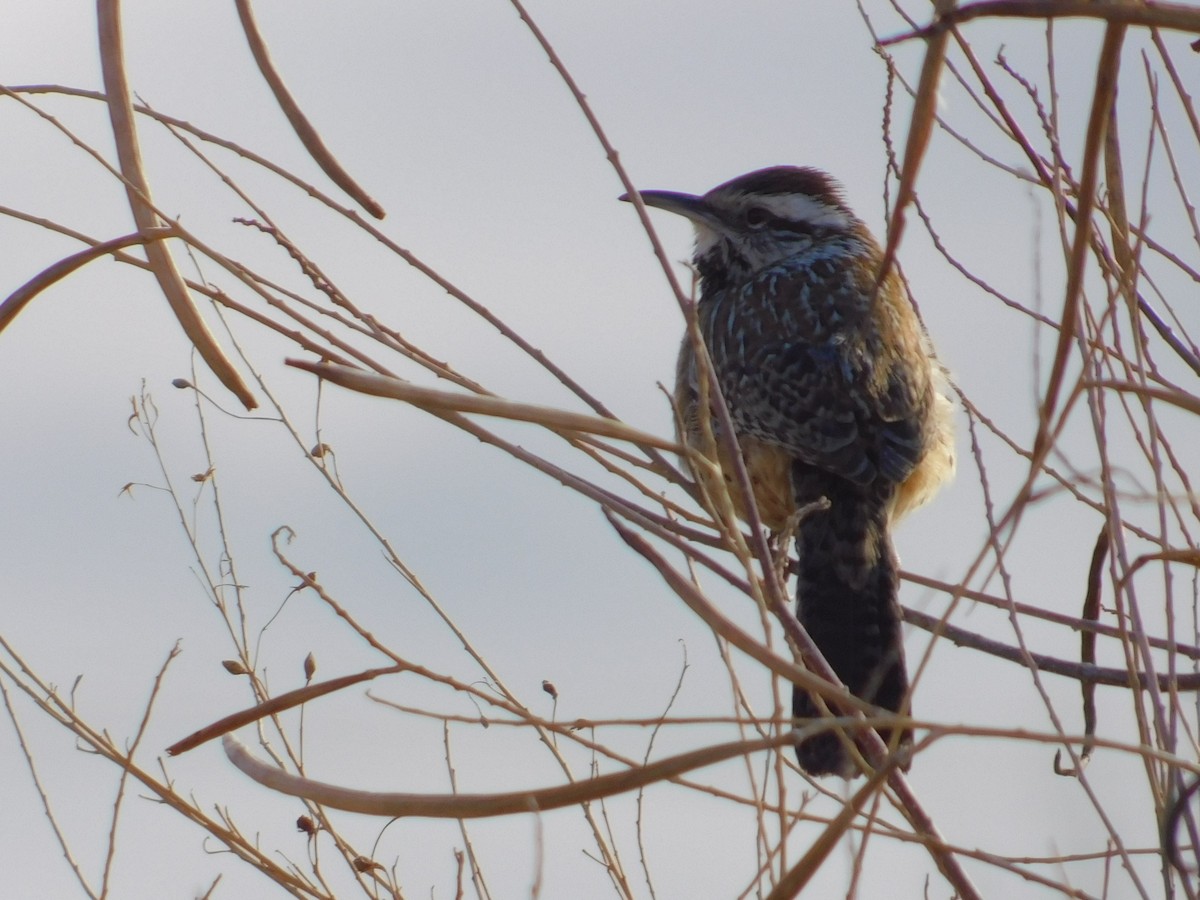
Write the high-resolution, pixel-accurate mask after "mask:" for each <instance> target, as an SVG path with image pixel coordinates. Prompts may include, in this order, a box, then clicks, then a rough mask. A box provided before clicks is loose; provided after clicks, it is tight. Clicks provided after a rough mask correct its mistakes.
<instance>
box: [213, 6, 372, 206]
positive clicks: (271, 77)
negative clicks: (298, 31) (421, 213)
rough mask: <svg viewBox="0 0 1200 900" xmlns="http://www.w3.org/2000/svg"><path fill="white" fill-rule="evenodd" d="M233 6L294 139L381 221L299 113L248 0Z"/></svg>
mask: <svg viewBox="0 0 1200 900" xmlns="http://www.w3.org/2000/svg"><path fill="white" fill-rule="evenodd" d="M234 5H235V6H236V7H237V13H238V18H239V19H240V20H241V22H242V31H243V32H244V33H245V35H246V43H247V44H249V46H250V53H251V54H252V55H253V56H254V62H255V63H257V64H258V71H259V72H261V73H262V76H263V79H264V80H265V81H266V82H267V84H268V85H269V86H270V88H271V93H273V94H274V95H275V100H276V102H277V103H278V104H279V108H280V109H282V110H283V114H284V115H285V116H287V120H288V121H289V122H290V123H291V124H292V129H293V130H294V131H295V132H296V137H298V138H300V143H302V144H303V145H304V149H306V150H307V151H308V153H309V155H310V156H312V158H313V160H314V161H315V162H316V164H317V165H318V166H320V167H321V170H322V171H323V172H324V173H325V174H326V175H328V176H329V178H330V180H331V181H332V182H333V183H334V184H336V185H337V186H338V187H340V188H341V189H342V190H343V191H345V192H346V193H347V194H349V195H350V196H351V197H352V198H353V199H354V202H355V203H357V204H358V205H359V206H361V207H362V208H363V209H365V210H366V211H367V212H369V213H370V214H371V215H372V216H374V217H375V218H376V219H382V218H383V217H384V216H385V215H386V213H385V212H384V210H383V207H382V206H381V205H380V204H379V203H378V202H377V201H376V200H375V199H374V198H372V197H371V195H370V194H368V193H367V192H366V191H364V190H363V189H362V188H361V187H360V186H359V185H358V183H357V182H356V181H355V180H354V179H353V178H351V177H350V173H349V172H347V171H346V170H345V169H344V168H342V165H341V163H339V162H338V161H337V159H336V158H334V155H333V154H332V153H331V152H330V151H329V148H328V147H326V146H325V142H324V141H322V140H321V136H320V135H319V134H317V130H316V129H315V128H314V127H313V125H312V123H311V122H309V120H308V117H307V116H306V115H304V113H303V112H302V111H301V109H300V106H299V105H298V104H297V103H296V100H295V98H294V97H292V94H291V91H289V90H288V89H287V85H286V84H284V82H283V76H281V75H280V74H279V71H278V70H277V69H276V68H275V64H274V63H273V62H272V61H271V53H270V51H269V50H268V49H267V45H266V42H265V41H264V40H263V38H262V34H261V33H260V32H259V30H258V24H257V23H256V22H255V21H254V11H253V10H252V9H251V8H250V0H234Z"/></svg>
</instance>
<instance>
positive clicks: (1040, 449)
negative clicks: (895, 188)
mask: <svg viewBox="0 0 1200 900" xmlns="http://www.w3.org/2000/svg"><path fill="white" fill-rule="evenodd" d="M1124 41H1125V28H1124V26H1121V25H1110V26H1109V27H1108V28H1107V29H1105V32H1104V44H1103V46H1102V47H1101V49H1100V59H1099V62H1098V63H1097V67H1096V89H1095V94H1094V96H1093V98H1092V111H1091V115H1090V116H1089V118H1088V127H1087V135H1086V137H1085V139H1084V151H1083V153H1084V155H1083V171H1082V173H1081V175H1080V178H1079V190H1078V193H1079V206H1078V209H1077V211H1076V215H1075V238H1074V241H1073V242H1072V244H1071V256H1070V260H1069V262H1068V265H1067V289H1066V297H1065V299H1064V300H1063V311H1062V315H1061V316H1060V317H1059V323H1060V324H1059V334H1058V346H1057V347H1056V348H1055V351H1054V361H1053V363H1052V364H1051V369H1050V377H1049V380H1048V383H1047V385H1046V391H1045V394H1044V397H1043V400H1042V405H1041V409H1040V410H1039V426H1038V436H1037V439H1036V440H1035V441H1034V447H1033V463H1032V465H1031V466H1030V474H1029V480H1028V484H1027V489H1028V488H1030V487H1032V482H1033V479H1034V478H1035V477H1036V475H1037V470H1038V468H1039V467H1040V464H1041V461H1042V460H1043V459H1044V458H1045V457H1046V456H1047V455H1048V454H1049V452H1050V446H1051V445H1050V437H1051V435H1050V427H1051V422H1052V420H1053V417H1054V413H1055V407H1056V406H1057V403H1058V395H1059V391H1060V389H1061V387H1062V382H1063V378H1064V375H1065V372H1066V365H1067V357H1068V351H1069V348H1070V345H1071V342H1072V341H1074V340H1075V339H1076V336H1077V335H1076V328H1077V323H1078V321H1079V307H1080V304H1081V303H1082V297H1083V273H1084V267H1085V265H1086V263H1087V254H1088V250H1089V249H1090V247H1091V243H1092V211H1093V209H1094V208H1095V203H1096V187H1097V181H1098V179H1099V169H1100V152H1101V148H1102V146H1103V144H1104V137H1105V133H1106V132H1107V130H1108V123H1109V119H1110V116H1111V113H1112V107H1113V100H1114V98H1115V97H1116V91H1117V72H1118V71H1119V59H1120V54H1121V46H1122V44H1123V43H1124ZM1023 495H1025V491H1024V490H1023V491H1022V496H1023ZM1020 502H1021V500H1020V498H1019V499H1018V503H1020Z"/></svg>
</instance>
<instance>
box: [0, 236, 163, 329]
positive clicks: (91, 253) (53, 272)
mask: <svg viewBox="0 0 1200 900" xmlns="http://www.w3.org/2000/svg"><path fill="white" fill-rule="evenodd" d="M169 233H170V229H169V228H161V229H152V230H151V231H150V232H148V233H146V234H126V235H123V236H122V237H119V238H113V239H112V240H111V241H104V242H103V243H100V244H96V245H94V246H92V247H88V248H87V249H86V250H80V251H79V252H78V253H74V254H72V255H71V256H68V257H66V258H65V259H60V260H59V261H58V262H56V263H54V265H52V266H49V267H48V268H45V269H43V270H42V271H40V272H38V273H37V274H36V275H35V276H33V278H31V279H29V280H28V281H27V282H25V283H24V284H23V285H21V286H20V287H19V288H17V289H16V290H15V291H13V292H12V293H11V294H9V295H8V297H7V298H6V299H5V301H4V302H3V303H0V332H2V331H4V329H5V328H7V327H8V326H9V325H10V324H11V323H12V321H13V319H15V318H16V317H17V315H18V314H20V312H21V310H23V309H24V308H25V307H26V306H27V305H28V304H29V302H30V301H31V300H33V298H34V297H36V296H37V295H38V294H40V293H41V292H42V291H44V290H46V288H48V287H50V286H51V285H52V284H55V283H56V282H59V281H62V279H64V278H66V277H67V276H68V275H70V274H71V273H72V272H74V271H75V270H77V269H80V268H82V267H83V266H85V265H87V264H88V263H90V262H91V261H92V260H95V259H99V258H100V257H102V256H107V255H108V254H110V253H112V252H113V251H114V250H124V249H125V248H126V247H132V246H134V245H135V244H145V243H146V242H147V241H152V240H155V239H157V238H158V237H159V235H160V234H169Z"/></svg>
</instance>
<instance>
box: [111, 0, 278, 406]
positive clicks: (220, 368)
mask: <svg viewBox="0 0 1200 900" xmlns="http://www.w3.org/2000/svg"><path fill="white" fill-rule="evenodd" d="M96 15H97V26H98V33H99V38H100V69H101V71H102V73H103V75H104V91H105V93H106V94H107V95H108V115H109V119H110V120H111V121H112V128H113V138H114V140H115V141H116V144H117V159H118V160H119V162H120V166H121V175H122V177H123V178H124V179H125V193H126V194H127V195H128V196H129V207H130V210H131V211H132V212H133V220H134V222H136V223H137V227H138V230H139V231H141V232H149V231H151V230H152V229H156V228H159V227H160V226H161V224H162V223H161V222H160V221H159V218H158V215H157V214H156V213H155V212H154V209H153V208H152V206H151V199H150V196H151V195H150V183H149V182H148V181H147V180H146V173H145V170H144V169H143V167H142V154H141V150H140V149H139V147H138V138H137V128H136V126H135V125H134V119H133V102H132V101H131V100H130V97H129V81H128V79H127V78H126V76H125V49H124V39H123V38H122V35H121V2H120V0H97V3H96ZM146 259H147V260H148V261H149V263H150V268H151V270H152V271H153V272H154V277H155V278H157V279H158V284H159V287H160V288H161V289H162V292H163V295H164V296H165V297H166V298H167V303H169V304H170V305H171V311H172V312H174V313H175V318H177V319H178V320H179V325H180V327H182V328H183V331H184V333H185V334H186V335H187V336H188V340H190V341H191V342H192V345H193V346H195V348H196V351H197V352H198V353H199V354H200V356H201V358H202V359H203V360H204V362H205V363H206V364H207V365H208V367H209V368H210V369H211V370H212V372H213V374H214V375H216V376H217V378H219V379H220V381H221V383H222V384H224V385H225V387H227V388H228V389H229V390H230V391H232V392H233V393H234V394H235V395H237V398H238V399H239V400H241V401H242V404H243V405H244V406H245V407H246V409H255V408H256V407H257V406H258V401H256V400H255V399H254V395H253V394H252V393H250V388H249V387H247V385H246V382H245V381H243V380H242V376H241V375H239V374H238V372H237V369H235V368H234V367H233V363H231V362H230V361H229V359H228V358H227V357H226V356H225V353H224V352H223V351H222V350H221V347H220V345H218V344H217V340H216V338H215V337H213V333H212V331H210V330H209V327H208V325H207V324H206V323H205V321H204V319H202V318H201V317H200V311H199V310H198V309H197V308H196V304H195V302H194V301H193V300H192V296H191V294H189V293H188V289H187V285H185V284H184V281H183V276H182V275H181V274H180V272H179V269H178V267H177V266H176V265H175V260H174V258H173V257H172V256H171V253H170V251H169V250H168V249H167V245H166V243H165V242H164V241H161V240H157V241H150V242H149V243H147V244H146Z"/></svg>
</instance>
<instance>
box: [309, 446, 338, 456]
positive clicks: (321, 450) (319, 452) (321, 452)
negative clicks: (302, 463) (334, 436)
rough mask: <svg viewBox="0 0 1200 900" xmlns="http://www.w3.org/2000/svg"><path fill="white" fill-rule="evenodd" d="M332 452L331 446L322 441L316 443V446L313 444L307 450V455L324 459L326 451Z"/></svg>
mask: <svg viewBox="0 0 1200 900" xmlns="http://www.w3.org/2000/svg"><path fill="white" fill-rule="evenodd" d="M332 452H333V448H332V447H330V446H329V445H328V444H323V443H322V444H317V446H315V447H313V448H312V449H311V450H309V451H308V455H309V456H311V457H312V458H313V459H324V458H325V454H326V453H332Z"/></svg>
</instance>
